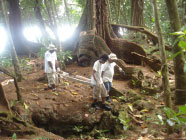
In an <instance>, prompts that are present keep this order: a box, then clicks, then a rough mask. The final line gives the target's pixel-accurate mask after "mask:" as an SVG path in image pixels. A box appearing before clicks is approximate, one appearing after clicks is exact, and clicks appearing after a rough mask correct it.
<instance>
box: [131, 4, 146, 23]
mask: <svg viewBox="0 0 186 140" xmlns="http://www.w3.org/2000/svg"><path fill="white" fill-rule="evenodd" d="M143 8H144V0H132V1H131V25H133V26H144V19H143Z"/></svg>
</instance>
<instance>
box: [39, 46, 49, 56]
mask: <svg viewBox="0 0 186 140" xmlns="http://www.w3.org/2000/svg"><path fill="white" fill-rule="evenodd" d="M46 51H47V48H46V47H42V48H41V49H40V51H39V52H38V53H37V56H39V57H41V58H44V57H45V52H46Z"/></svg>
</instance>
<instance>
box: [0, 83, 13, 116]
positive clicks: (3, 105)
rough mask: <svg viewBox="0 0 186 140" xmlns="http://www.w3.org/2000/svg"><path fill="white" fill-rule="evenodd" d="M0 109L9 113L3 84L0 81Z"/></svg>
mask: <svg viewBox="0 0 186 140" xmlns="http://www.w3.org/2000/svg"><path fill="white" fill-rule="evenodd" d="M0 111H5V112H10V113H11V109H10V105H9V102H8V100H7V98H6V95H5V92H4V90H3V86H2V84H1V83H0Z"/></svg>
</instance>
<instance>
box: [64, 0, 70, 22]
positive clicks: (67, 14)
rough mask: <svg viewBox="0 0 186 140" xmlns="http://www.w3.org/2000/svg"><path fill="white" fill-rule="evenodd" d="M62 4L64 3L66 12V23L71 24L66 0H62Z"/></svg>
mask: <svg viewBox="0 0 186 140" xmlns="http://www.w3.org/2000/svg"><path fill="white" fill-rule="evenodd" d="M64 4H65V12H66V16H67V19H68V23H69V25H71V19H70V14H69V10H68V4H67V1H66V0H64Z"/></svg>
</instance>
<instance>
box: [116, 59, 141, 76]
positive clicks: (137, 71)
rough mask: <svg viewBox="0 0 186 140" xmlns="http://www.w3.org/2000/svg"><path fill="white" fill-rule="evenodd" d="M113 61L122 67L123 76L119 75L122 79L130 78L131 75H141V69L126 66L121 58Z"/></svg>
mask: <svg viewBox="0 0 186 140" xmlns="http://www.w3.org/2000/svg"><path fill="white" fill-rule="evenodd" d="M115 63H116V64H117V65H118V66H119V67H121V68H122V70H123V71H124V72H125V75H124V76H121V75H120V77H122V79H131V78H132V77H133V76H135V75H137V76H141V75H142V76H143V73H142V71H141V69H140V68H138V67H136V66H133V67H132V66H128V65H127V64H126V63H125V62H124V61H123V60H121V59H118V60H116V61H115Z"/></svg>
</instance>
